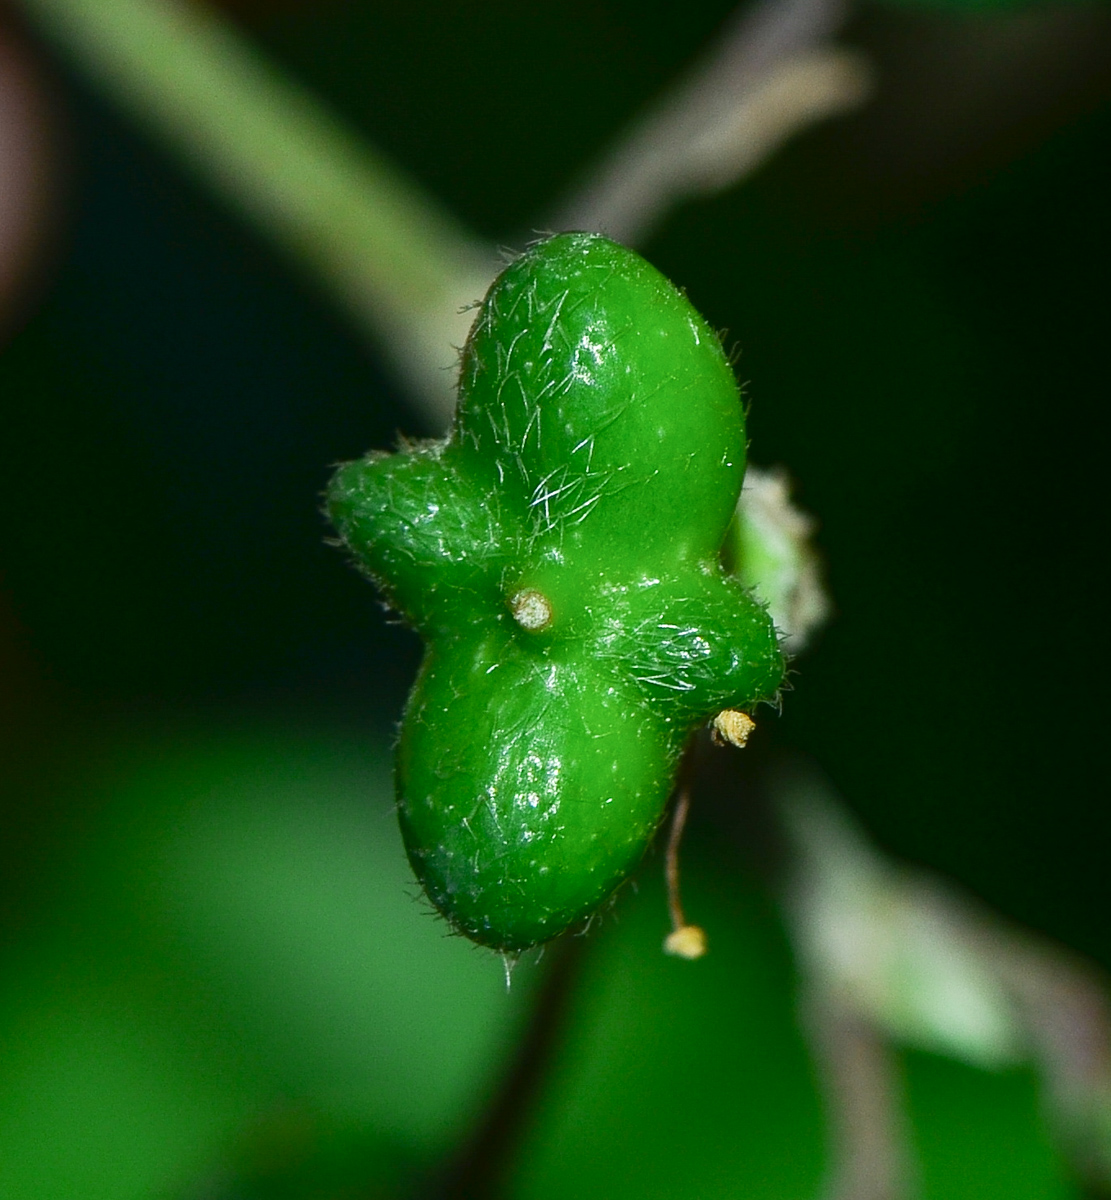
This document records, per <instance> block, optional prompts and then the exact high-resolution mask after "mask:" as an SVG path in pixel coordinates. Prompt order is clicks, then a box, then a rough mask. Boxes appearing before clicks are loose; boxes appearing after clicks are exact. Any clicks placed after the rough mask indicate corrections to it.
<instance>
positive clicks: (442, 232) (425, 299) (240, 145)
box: [22, 0, 496, 425]
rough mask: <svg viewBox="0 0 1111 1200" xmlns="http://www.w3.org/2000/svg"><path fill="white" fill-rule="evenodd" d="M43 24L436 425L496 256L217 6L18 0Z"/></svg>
mask: <svg viewBox="0 0 1111 1200" xmlns="http://www.w3.org/2000/svg"><path fill="white" fill-rule="evenodd" d="M22 3H23V7H24V8H25V10H26V11H27V13H28V14H29V15H30V16H31V18H32V19H33V20H34V22H35V23H36V24H37V26H38V27H39V28H40V30H41V31H42V32H43V33H44V34H45V35H46V36H47V37H48V38H49V39H50V40H51V41H53V42H54V43H55V44H56V45H57V46H58V47H59V48H60V49H62V50H63V51H64V52H65V54H66V55H67V56H69V57H70V58H72V59H73V60H74V61H75V62H77V63H78V64H79V65H80V66H81V67H82V68H83V69H84V70H85V71H87V72H88V73H89V74H90V75H91V76H92V77H93V78H94V79H95V80H96V82H97V83H98V84H99V86H100V87H101V88H102V89H103V90H104V91H105V92H106V93H108V94H110V95H111V96H113V97H114V99H115V100H116V101H117V102H118V103H119V104H121V106H122V107H123V108H124V109H125V110H126V111H127V112H128V113H129V114H130V116H131V117H132V118H134V119H135V120H137V121H139V122H141V123H142V124H144V125H145V126H146V127H147V129H148V130H149V131H150V132H151V133H153V134H154V135H155V136H156V137H157V138H158V139H159V140H161V141H163V142H165V143H167V144H168V145H170V146H171V147H172V148H173V149H174V150H176V151H177V152H178V153H179V154H181V155H183V156H184V157H185V158H186V159H187V161H188V162H189V163H190V164H191V165H192V167H193V169H194V170H195V171H196V172H197V173H198V174H199V175H200V176H201V177H203V178H204V179H205V180H206V181H207V182H208V183H209V184H210V185H212V186H214V187H215V188H216V189H217V190H218V191H219V192H220V193H222V194H223V196H224V197H225V199H227V200H229V201H230V202H231V203H232V204H233V205H234V206H235V207H237V208H238V209H239V210H240V211H241V212H242V213H243V214H244V215H245V216H246V217H248V218H249V219H250V220H251V222H252V223H253V224H256V225H258V226H259V227H261V228H263V229H265V230H266V231H267V233H268V234H269V235H270V237H271V238H273V240H274V241H276V242H277V243H279V244H280V245H281V246H282V248H283V249H284V250H285V251H286V252H287V253H289V254H290V255H292V256H293V257H295V258H298V259H300V260H301V261H302V262H303V263H304V264H305V265H306V266H307V267H309V268H310V270H311V272H312V273H313V274H314V275H315V276H317V277H318V278H320V279H322V280H323V281H324V283H325V284H326V285H327V286H328V288H329V290H330V291H331V292H332V293H334V294H336V295H338V296H339V297H340V298H341V299H342V300H343V301H344V302H345V303H346V305H347V307H348V308H349V309H350V311H351V312H352V313H353V314H354V316H355V318H356V320H357V321H358V322H359V323H360V324H361V325H362V326H363V327H364V328H366V329H367V330H369V331H370V332H372V333H373V334H374V335H375V336H376V337H377V338H378V339H379V340H380V341H381V342H382V343H383V345H384V348H385V349H386V350H387V352H388V353H390V355H391V357H392V358H393V360H394V363H395V365H396V366H397V367H398V368H399V370H400V371H402V372H403V373H404V375H405V376H406V378H407V381H408V382H409V383H410V384H411V385H413V386H415V387H416V388H417V389H418V393H419V394H420V395H421V396H423V397H424V398H425V401H426V403H427V404H429V406H430V409H431V411H430V414H429V415H430V416H431V417H432V419H433V420H434V421H435V423H436V424H437V425H439V424H442V423H444V421H445V420H446V416H447V414H449V413H450V411H451V407H452V403H453V399H454V397H453V392H454V383H455V380H454V373H453V372H452V371H451V370H450V369H449V368H451V367H452V366H453V365H454V362H455V352H454V349H453V341H454V343H455V344H456V345H461V344H462V342H463V340H464V338H465V336H466V331H467V328H468V326H469V325H470V320H471V318H470V316H469V315H468V314H462V315H460V316H459V317H458V320H457V321H456V322H455V328H453V323H452V321H451V319H450V317H451V315H452V314H457V313H458V312H459V309H460V308H461V307H462V306H463V305H465V304H468V303H470V302H472V301H474V300H476V299H478V298H479V297H480V296H481V294H482V292H483V291H484V290H485V286H486V283H487V282H488V280H489V278H490V276H491V275H492V273H493V271H494V269H495V266H496V260H495V259H494V256H493V254H492V253H491V252H490V251H489V249H488V248H487V247H485V246H484V245H483V244H482V243H480V242H479V241H477V240H476V239H475V238H474V237H472V236H471V235H470V234H469V233H468V232H467V231H466V230H465V229H464V228H463V227H462V226H460V225H459V224H458V223H456V222H455V220H454V219H453V218H452V217H451V216H450V214H448V213H447V212H446V211H445V210H443V209H442V208H441V207H440V206H439V205H437V204H436V203H435V201H433V200H432V199H431V198H430V197H429V196H428V195H427V193H426V192H424V191H423V190H422V189H421V188H420V187H418V186H417V185H416V184H415V183H414V182H412V181H411V180H409V179H408V178H407V177H406V176H405V175H403V174H402V173H401V172H400V171H398V170H397V169H396V168H394V167H393V166H391V165H390V164H389V163H388V162H386V161H385V160H383V159H382V158H380V157H379V156H378V155H376V154H375V153H374V152H373V151H372V150H371V149H370V148H369V147H368V146H367V144H366V142H365V140H364V139H362V138H361V137H360V136H359V135H358V134H357V133H355V132H354V131H352V130H350V129H348V128H347V127H346V126H345V125H344V124H343V123H342V122H341V121H340V120H338V119H337V118H336V117H335V116H334V115H333V114H332V113H330V112H328V111H327V109H326V108H325V107H324V106H323V105H322V104H321V103H320V102H319V101H318V100H316V99H315V98H314V97H313V96H312V95H311V94H310V93H309V92H308V91H307V90H306V89H304V88H302V87H300V86H299V85H298V84H297V83H295V82H294V81H293V80H291V79H290V78H289V77H288V76H286V75H285V74H284V73H283V72H282V71H281V70H280V69H278V68H277V67H275V66H274V65H272V64H271V63H269V62H268V61H267V59H266V58H265V56H264V55H262V54H261V53H260V52H258V51H257V50H255V49H254V48H253V47H252V46H251V45H250V44H249V43H248V42H247V41H246V40H245V39H244V38H242V37H241V36H240V35H239V34H238V33H237V32H236V30H235V29H234V28H233V27H232V26H231V25H230V24H229V23H228V22H226V21H225V20H224V19H223V18H222V17H221V16H219V15H218V14H217V13H215V12H213V11H212V10H210V9H207V8H205V7H203V6H201V5H199V4H191V3H190V4H186V3H181V2H175V0H22Z"/></svg>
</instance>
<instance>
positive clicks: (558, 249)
mask: <svg viewBox="0 0 1111 1200" xmlns="http://www.w3.org/2000/svg"><path fill="white" fill-rule="evenodd" d="M459 390H460V400H459V408H458V411H457V413H456V417H455V423H454V426H453V428H452V431H451V434H450V436H449V437H448V438H447V439H446V441H443V442H435V443H430V444H423V445H419V446H416V447H411V448H407V449H405V450H404V451H403V452H401V453H399V454H395V455H385V454H372V455H370V456H369V457H367V458H366V459H363V460H362V461H361V462H355V463H349V464H347V465H345V466H343V467H341V468H340V470H339V471H338V472H337V474H336V476H335V479H334V481H333V483H332V485H331V489H330V492H329V500H328V504H329V511H330V513H331V516H332V519H333V521H334V522H335V525H336V527H337V529H338V530H339V532H340V534H341V536H342V538H343V540H344V542H345V543H346V545H347V546H348V547H349V548H350V550H351V552H352V554H353V555H354V557H355V559H356V560H357V562H358V563H359V564H360V565H361V566H362V568H363V569H364V570H365V571H366V573H367V574H369V575H370V576H371V578H372V579H374V580H375V582H376V583H377V584H378V585H379V586H380V588H381V589H382V591H383V592H384V593H385V595H386V597H387V599H388V600H389V602H390V604H391V605H392V606H393V607H394V608H396V609H397V610H398V611H399V612H400V613H402V614H403V615H404V617H405V618H406V619H407V620H408V621H409V622H410V623H411V624H412V625H413V626H414V628H416V629H417V631H418V632H419V633H420V634H421V635H422V636H423V637H424V639H425V642H426V653H425V657H424V663H423V665H422V667H421V671H420V675H419V677H418V679H417V682H416V684H415V686H414V688H413V692H412V695H411V696H410V698H409V703H408V706H407V708H406V711H405V717H404V722H403V725H402V730H401V739H400V744H399V747H398V769H397V789H398V804H399V812H400V817H401V827H402V831H403V834H404V837H405V844H406V847H407V848H408V852H409V858H410V860H411V862H412V864H413V869H414V870H415V871H416V873H417V876H418V877H419V879H420V881H421V883H422V884H423V885H424V888H425V890H426V891H427V893H428V895H429V897H430V898H431V899H432V901H433V903H434V904H435V905H436V907H437V908H439V909H440V911H441V912H442V913H443V914H444V915H445V916H446V917H447V918H448V920H449V921H450V922H451V923H452V925H453V926H454V927H455V928H456V929H458V930H460V931H461V932H463V933H465V934H467V935H468V936H469V937H471V938H473V939H474V940H475V941H478V942H482V943H484V944H486V945H489V946H493V947H495V948H496V949H499V950H502V951H505V952H508V953H514V952H517V951H520V950H523V949H525V948H526V947H528V946H532V945H534V944H536V943H537V942H542V941H545V940H547V939H548V938H551V937H554V936H555V935H557V934H559V933H561V932H562V931H563V930H565V929H567V928H568V927H569V926H570V925H572V924H574V923H576V922H579V921H581V920H583V919H584V918H587V917H589V916H590V915H591V914H592V913H593V912H594V911H595V910H596V909H597V908H598V906H599V905H600V904H601V903H602V901H604V900H605V899H606V897H608V896H609V895H610V893H611V892H612V891H613V890H614V889H615V888H616V887H617V886H618V885H619V884H620V883H621V882H622V880H624V879H625V878H626V876H627V875H628V874H629V872H630V871H631V870H632V869H633V867H634V866H635V865H636V864H637V862H638V861H639V859H640V858H641V856H642V854H643V853H644V849H645V847H646V845H647V844H648V841H649V839H650V838H651V837H652V835H653V833H654V832H655V830H656V827H657V826H658V824H659V822H660V820H661V817H662V815H663V811H664V807H665V805H666V803H667V798H668V794H669V792H670V790H671V787H672V784H673V782H674V778H675V773H676V770H677V766H678V762H679V757H680V754H681V752H682V749H683V746H684V744H685V742H686V740H687V738H688V737H689V735H690V733H691V732H692V730H693V729H694V728H695V727H696V726H697V725H698V724H699V723H701V722H704V721H706V720H707V719H708V718H710V717H712V716H714V715H715V714H716V713H718V712H719V711H720V710H722V709H725V708H741V709H743V708H748V707H751V705H753V704H754V703H755V702H757V701H758V700H761V699H764V700H768V699H772V698H773V697H774V696H775V693H776V691H777V689H778V688H779V685H780V683H781V681H782V677H783V659H782V655H781V653H780V650H779V645H778V643H777V640H776V635H775V631H774V629H773V627H772V624H771V620H770V618H769V617H768V615H767V613H766V612H765V610H764V609H763V608H762V607H761V606H760V605H759V604H758V603H757V602H756V601H755V600H754V599H753V598H752V597H751V595H749V593H747V592H746V591H744V589H743V588H742V587H741V586H740V585H739V584H738V583H737V582H736V581H735V580H734V579H733V578H731V577H729V576H727V575H726V574H725V572H724V571H723V569H722V567H721V565H720V562H719V551H720V549H721V545H722V541H723V538H724V535H725V530H726V527H727V525H728V523H729V520H730V518H731V516H732V514H733V510H734V507H735V505H736V502H737V496H738V494H739V492H740V487H741V479H742V476H743V474H744V456H745V433H744V415H743V410H742V407H741V401H740V396H739V393H738V390H737V385H736V382H735V380H734V378H733V373H732V370H731V368H730V366H729V363H728V362H727V360H726V358H725V355H724V354H723V352H722V349H721V346H720V344H719V342H718V339H717V338H716V337H715V336H714V334H713V332H712V331H711V330H710V329H709V327H708V326H707V325H706V323H705V322H704V321H703V320H702V318H701V317H700V316H699V315H698V313H697V312H695V310H694V309H693V308H692V307H691V305H690V303H689V302H688V301H687V299H686V298H685V297H684V296H683V295H682V294H681V293H680V292H679V291H677V290H676V289H675V288H674V287H673V286H672V285H671V284H670V283H669V282H668V281H667V280H666V279H665V278H664V277H663V276H662V275H660V274H659V272H657V271H656V270H655V269H654V268H652V267H651V266H649V265H648V263H646V262H645V261H644V260H643V259H641V258H640V257H638V256H637V255H636V254H634V253H633V252H632V251H630V250H627V249H625V248H624V247H622V246H618V245H616V244H615V243H613V242H610V241H607V240H606V239H605V238H601V237H597V236H594V235H589V234H561V235H559V236H556V237H553V238H550V239H548V240H547V241H544V242H541V243H539V244H538V245H536V246H534V247H533V248H532V249H530V250H529V251H528V252H527V253H525V254H524V255H523V256H522V257H521V258H519V259H517V260H516V261H515V262H514V263H513V264H512V265H511V266H509V267H508V268H507V269H506V270H505V271H504V272H503V273H502V274H501V275H500V276H499V277H498V279H497V280H496V281H495V282H494V284H493V285H492V287H491V288H490V291H489V293H488V294H487V296H486V299H485V301H484V302H483V305H482V309H481V312H480V314H479V317H478V319H477V321H476V322H475V326H474V328H473V330H472V332H471V335H470V338H469V340H468V342H467V346H466V348H465V350H464V353H463V366H462V377H461V380H460V388H459Z"/></svg>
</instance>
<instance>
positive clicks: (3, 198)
mask: <svg viewBox="0 0 1111 1200" xmlns="http://www.w3.org/2000/svg"><path fill="white" fill-rule="evenodd" d="M46 109H47V104H46V101H45V99H44V97H43V95H42V89H41V88H40V87H39V86H38V84H37V81H36V80H35V78H34V71H33V69H32V65H31V64H30V63H29V62H28V56H27V55H26V54H25V53H23V52H22V48H21V47H20V46H19V45H18V44H17V43H16V41H15V40H14V39H13V38H12V37H11V35H10V34H8V33H7V32H6V31H5V30H4V29H3V28H2V27H0V332H2V331H3V329H4V328H5V327H7V325H8V324H9V322H10V319H11V317H12V315H13V313H14V312H15V311H17V310H18V308H19V296H20V293H21V292H22V290H23V284H24V281H25V278H26V276H27V274H28V267H29V266H30V264H31V262H32V260H33V258H34V256H35V254H34V252H35V249H36V247H37V246H38V245H40V244H41V241H42V234H43V224H44V221H43V218H44V215H48V214H49V211H50V205H49V203H48V198H47V181H48V176H49V174H50V164H49V161H48V160H49V158H50V146H49V143H50V137H49V133H48V114H47V111H46ZM46 223H49V222H48V221H47V222H46Z"/></svg>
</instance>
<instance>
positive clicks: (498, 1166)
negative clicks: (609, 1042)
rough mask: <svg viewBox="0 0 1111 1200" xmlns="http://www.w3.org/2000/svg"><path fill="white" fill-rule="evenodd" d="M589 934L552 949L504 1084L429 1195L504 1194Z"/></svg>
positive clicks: (486, 1197) (451, 1198)
mask: <svg viewBox="0 0 1111 1200" xmlns="http://www.w3.org/2000/svg"><path fill="white" fill-rule="evenodd" d="M586 943H587V939H586V938H584V937H570V936H565V937H563V938H560V939H559V940H558V941H557V942H554V943H552V945H551V946H550V947H549V949H548V956H549V959H550V961H549V964H548V971H547V976H546V977H545V979H544V982H543V985H542V986H541V989H540V994H539V996H537V998H536V1004H535V1007H534V1008H533V1010H532V1013H531V1015H530V1017H529V1021H528V1025H527V1027H526V1029H525V1031H524V1035H523V1037H522V1038H521V1041H520V1044H519V1045H518V1047H517V1051H516V1054H515V1056H514V1058H513V1061H512V1062H511V1063H510V1065H509V1069H508V1070H507V1072H506V1074H505V1076H504V1077H503V1079H502V1082H501V1085H500V1086H499V1088H498V1089H497V1091H496V1093H495V1095H494V1096H493V1098H492V1099H491V1102H490V1103H489V1104H488V1105H487V1106H486V1109H485V1111H484V1113H483V1116H482V1120H481V1123H480V1124H479V1125H478V1127H477V1128H476V1129H475V1131H474V1133H473V1134H472V1136H471V1137H470V1139H469V1140H468V1141H466V1142H465V1143H464V1145H463V1146H462V1148H461V1150H460V1151H459V1153H458V1154H457V1155H456V1157H455V1159H454V1161H453V1162H452V1163H451V1164H450V1165H449V1167H448V1170H447V1171H446V1172H445V1173H444V1175H443V1176H441V1177H440V1178H439V1179H438V1180H437V1181H436V1186H434V1187H433V1188H432V1189H430V1190H429V1191H428V1192H427V1193H426V1197H427V1200H493V1198H494V1197H497V1196H499V1195H501V1194H502V1192H503V1190H504V1182H505V1178H506V1175H507V1174H508V1171H509V1169H510V1167H511V1166H512V1156H513V1152H514V1149H515V1148H516V1146H517V1145H518V1144H519V1142H520V1140H521V1136H522V1134H523V1133H524V1132H525V1130H526V1128H527V1126H528V1122H529V1120H530V1118H531V1115H532V1112H533V1108H534V1105H535V1102H536V1099H537V1097H538V1095H539V1093H540V1089H541V1086H542V1084H543V1082H544V1079H545V1077H546V1076H547V1072H548V1068H549V1066H550V1065H551V1063H552V1062H553V1060H554V1058H555V1056H556V1052H557V1050H558V1048H559V1044H560V1039H561V1037H562V1034H563V1030H564V1027H565V1024H566V1018H567V1010H568V1006H569V1002H570V999H571V996H572V994H573V992H574V987H575V983H576V981H577V980H578V977H579V970H580V967H581V964H582V960H583V955H584V952H585V948H586Z"/></svg>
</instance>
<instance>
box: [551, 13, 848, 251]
mask: <svg viewBox="0 0 1111 1200" xmlns="http://www.w3.org/2000/svg"><path fill="white" fill-rule="evenodd" d="M846 8H847V4H846V3H845V0H760V2H759V3H757V4H756V5H748V4H742V5H741V6H740V7H739V8H738V10H737V12H736V13H735V14H734V15H733V16H732V17H731V18H730V20H729V21H728V22H726V24H725V26H724V28H723V29H722V31H721V34H720V36H719V37H718V38H717V40H716V41H715V42H714V44H713V45H712V46H711V47H710V48H709V50H708V52H707V53H706V54H705V55H704V56H703V57H702V58H701V59H700V60H699V61H698V62H696V63H695V64H694V66H693V67H692V68H691V69H690V70H689V71H688V72H687V74H686V75H685V76H684V77H683V78H681V79H680V80H679V81H678V82H677V83H676V84H675V85H674V86H673V87H672V88H670V89H669V90H668V91H667V92H666V93H665V94H664V96H663V97H662V98H661V99H660V101H658V102H657V103H656V104H654V105H652V106H650V107H649V108H648V109H647V110H646V111H645V113H644V114H642V115H641V116H640V117H639V118H638V119H637V120H636V121H635V122H634V124H633V125H632V126H631V127H630V128H629V129H627V130H626V132H625V134H624V135H623V136H622V137H621V138H620V139H619V141H618V142H617V144H616V145H615V146H614V147H613V149H612V150H611V151H610V153H609V154H608V155H607V156H606V157H605V158H604V159H603V160H602V161H601V162H600V163H599V164H598V165H597V166H596V167H595V168H594V170H593V172H592V173H591V174H590V175H589V177H588V178H587V179H586V180H585V181H584V183H583V184H582V186H581V187H580V188H579V190H578V191H577V192H576V193H575V194H574V195H573V196H571V197H569V198H568V199H567V200H566V201H565V202H564V203H563V205H562V206H561V207H560V208H559V210H558V211H557V212H556V213H555V214H554V215H553V216H552V217H551V218H550V220H549V221H548V222H547V224H548V225H549V226H550V227H551V228H553V229H592V230H598V231H600V232H602V233H605V234H608V235H609V236H610V237H612V238H615V239H616V240H617V241H619V242H625V243H626V244H628V245H638V244H640V243H642V242H643V241H644V239H645V238H646V237H648V236H649V234H650V233H651V232H652V230H653V229H654V228H655V226H656V225H657V224H658V223H659V222H660V221H661V220H662V219H663V217H664V216H665V215H666V214H667V212H668V211H669V210H670V209H671V208H672V207H673V206H674V205H676V204H678V203H679V202H680V201H682V200H684V199H686V198H687V197H689V196H692V195H700V194H702V195H704V194H708V193H712V192H716V191H721V190H722V189H724V188H726V187H729V186H732V185H733V184H735V183H737V182H738V181H739V180H741V179H742V178H744V177H745V176H747V175H748V174H750V173H751V172H752V171H754V170H755V169H756V168H757V167H759V166H760V165H761V163H763V162H764V161H765V160H766V159H767V158H768V157H769V156H770V155H772V154H773V153H775V151H776V150H778V149H779V147H780V146H781V145H782V144H783V143H784V142H785V141H787V140H788V139H789V138H791V137H793V136H794V135H795V134H797V133H799V132H801V131H802V130H803V129H805V128H807V127H808V126H809V125H812V124H814V123H815V122H816V121H821V120H824V119H826V118H828V117H832V116H836V115H837V114H839V113H843V112H846V111H849V110H851V109H853V108H855V107H857V106H858V105H860V104H861V103H863V102H864V100H866V99H867V98H868V95H869V93H870V91H871V73H870V71H869V67H868V63H867V62H866V61H865V60H864V58H863V57H862V56H861V55H860V54H857V53H854V52H851V51H848V50H843V49H840V48H839V47H836V46H832V45H830V44H829V43H828V41H827V39H828V38H829V37H830V36H831V35H832V34H833V33H834V32H835V31H836V30H837V28H838V26H839V25H840V24H841V22H842V21H843V19H844V16H845V11H846Z"/></svg>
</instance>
